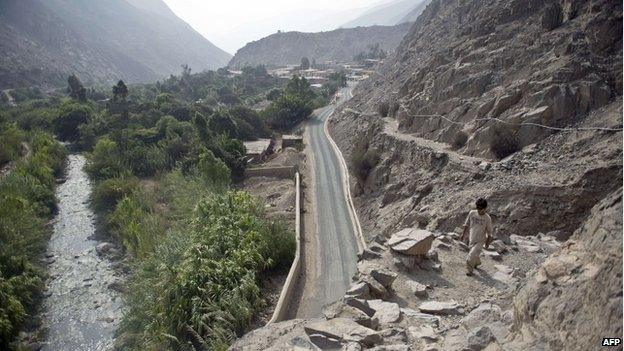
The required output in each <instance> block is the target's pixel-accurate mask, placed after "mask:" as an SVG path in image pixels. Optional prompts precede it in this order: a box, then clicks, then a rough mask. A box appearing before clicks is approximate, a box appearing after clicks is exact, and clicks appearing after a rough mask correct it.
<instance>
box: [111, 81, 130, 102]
mask: <svg viewBox="0 0 624 351" xmlns="http://www.w3.org/2000/svg"><path fill="white" fill-rule="evenodd" d="M127 97H128V87H127V86H126V84H125V83H124V81H123V80H120V81H119V82H117V85H115V86H113V101H120V102H125V101H126V98H127Z"/></svg>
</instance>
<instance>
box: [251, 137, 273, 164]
mask: <svg viewBox="0 0 624 351" xmlns="http://www.w3.org/2000/svg"><path fill="white" fill-rule="evenodd" d="M243 145H245V149H246V150H247V162H262V161H263V160H264V159H265V158H266V157H267V156H268V155H270V154H272V153H273V149H274V148H275V141H274V140H273V139H258V140H256V141H245V142H243Z"/></svg>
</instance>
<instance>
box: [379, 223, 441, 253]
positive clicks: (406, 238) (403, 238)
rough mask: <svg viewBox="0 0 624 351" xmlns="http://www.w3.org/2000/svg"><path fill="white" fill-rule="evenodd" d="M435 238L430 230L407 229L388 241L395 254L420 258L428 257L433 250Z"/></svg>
mask: <svg viewBox="0 0 624 351" xmlns="http://www.w3.org/2000/svg"><path fill="white" fill-rule="evenodd" d="M433 239H435V237H434V236H433V234H432V233H431V232H430V231H428V230H423V229H414V228H406V229H403V230H401V231H399V232H397V233H395V234H394V235H392V237H391V238H390V240H388V246H390V248H391V249H392V250H394V251H395V252H399V253H402V254H405V255H411V256H418V255H426V254H427V252H429V249H431V244H432V243H433Z"/></svg>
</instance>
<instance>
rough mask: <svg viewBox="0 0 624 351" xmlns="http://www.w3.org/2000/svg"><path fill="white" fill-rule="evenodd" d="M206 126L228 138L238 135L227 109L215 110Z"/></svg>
mask: <svg viewBox="0 0 624 351" xmlns="http://www.w3.org/2000/svg"><path fill="white" fill-rule="evenodd" d="M208 126H209V127H210V129H211V130H212V131H214V132H215V133H217V134H225V135H227V136H228V137H230V138H236V137H237V135H238V132H237V129H236V124H234V121H233V120H232V118H231V117H230V114H229V113H228V112H227V111H216V112H215V113H214V114H213V115H212V116H211V117H210V121H209V122H208Z"/></svg>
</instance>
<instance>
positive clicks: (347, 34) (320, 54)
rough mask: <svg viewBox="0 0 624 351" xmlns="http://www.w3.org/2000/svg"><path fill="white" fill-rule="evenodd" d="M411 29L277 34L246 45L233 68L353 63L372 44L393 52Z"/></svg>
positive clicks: (380, 28) (237, 55)
mask: <svg viewBox="0 0 624 351" xmlns="http://www.w3.org/2000/svg"><path fill="white" fill-rule="evenodd" d="M409 28H410V24H402V25H398V26H388V27H384V26H373V27H359V28H352V29H337V30H334V31H330V32H321V33H301V32H285V33H276V34H273V35H270V36H268V37H266V38H263V39H260V40H258V41H254V42H251V43H249V44H247V45H245V47H243V48H242V49H240V50H238V52H237V53H236V55H234V58H232V60H231V61H230V63H229V66H230V67H233V68H240V67H243V66H248V65H252V66H254V65H259V64H264V65H268V66H284V65H288V64H299V63H300V62H301V58H302V57H307V58H309V59H310V60H312V59H314V60H316V61H317V62H323V61H326V60H346V61H350V60H353V57H354V56H355V55H357V54H359V53H361V52H365V51H368V47H369V46H371V45H376V44H379V47H380V48H381V49H383V50H385V51H387V52H389V51H393V50H394V49H395V48H396V47H397V45H399V43H400V42H401V39H402V38H403V36H404V35H405V33H407V31H408V30H409Z"/></svg>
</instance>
